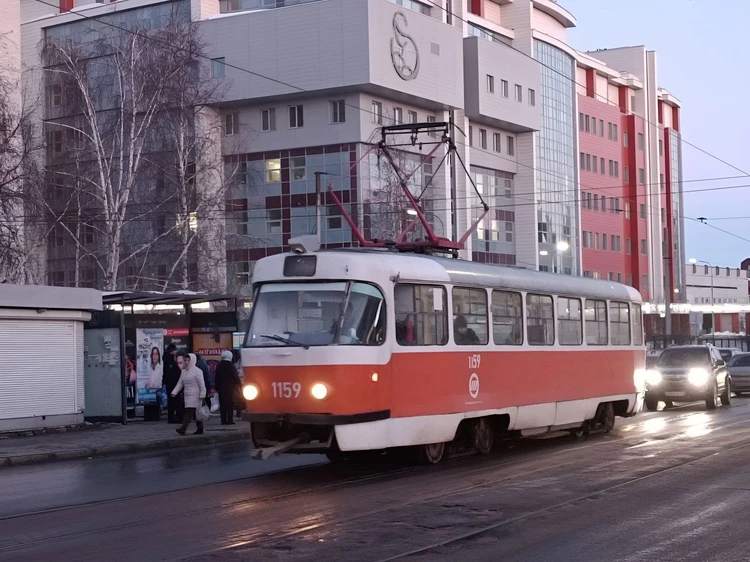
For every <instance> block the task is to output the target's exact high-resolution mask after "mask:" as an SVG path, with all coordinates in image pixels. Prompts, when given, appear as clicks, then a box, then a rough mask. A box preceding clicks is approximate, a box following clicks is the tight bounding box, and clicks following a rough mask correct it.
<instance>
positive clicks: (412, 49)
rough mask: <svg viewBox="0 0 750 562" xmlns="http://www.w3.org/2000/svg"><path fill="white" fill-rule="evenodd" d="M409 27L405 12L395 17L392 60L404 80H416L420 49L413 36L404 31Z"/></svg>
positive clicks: (396, 14)
mask: <svg viewBox="0 0 750 562" xmlns="http://www.w3.org/2000/svg"><path fill="white" fill-rule="evenodd" d="M408 26H409V22H407V21H406V16H405V15H404V13H403V12H396V13H395V14H394V15H393V37H392V38H391V60H392V61H393V68H395V69H396V73H397V74H398V75H399V76H400V77H401V79H402V80H407V81H409V80H414V79H415V78H416V77H417V75H418V74H419V49H417V43H416V42H415V41H414V39H412V37H411V35H409V34H408V33H406V32H405V31H404V28H406V27H408Z"/></svg>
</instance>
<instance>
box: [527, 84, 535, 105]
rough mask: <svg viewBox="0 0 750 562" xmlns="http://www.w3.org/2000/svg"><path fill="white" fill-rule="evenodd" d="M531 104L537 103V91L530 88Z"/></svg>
mask: <svg viewBox="0 0 750 562" xmlns="http://www.w3.org/2000/svg"><path fill="white" fill-rule="evenodd" d="M529 105H532V106H535V105H536V91H534V90H532V89H531V88H529Z"/></svg>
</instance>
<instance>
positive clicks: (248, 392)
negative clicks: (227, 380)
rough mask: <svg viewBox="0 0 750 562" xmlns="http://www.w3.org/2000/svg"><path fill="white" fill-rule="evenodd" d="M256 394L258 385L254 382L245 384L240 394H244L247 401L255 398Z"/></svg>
mask: <svg viewBox="0 0 750 562" xmlns="http://www.w3.org/2000/svg"><path fill="white" fill-rule="evenodd" d="M258 394H259V392H258V387H257V386H255V385H254V384H246V385H245V387H244V388H243V389H242V396H244V397H245V400H247V401H250V400H255V399H256V398H257V397H258Z"/></svg>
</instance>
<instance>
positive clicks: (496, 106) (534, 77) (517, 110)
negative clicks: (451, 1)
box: [463, 37, 542, 133]
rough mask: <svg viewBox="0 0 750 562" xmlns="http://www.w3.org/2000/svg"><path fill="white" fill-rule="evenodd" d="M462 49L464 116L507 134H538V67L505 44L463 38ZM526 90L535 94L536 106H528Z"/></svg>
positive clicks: (539, 118)
mask: <svg viewBox="0 0 750 562" xmlns="http://www.w3.org/2000/svg"><path fill="white" fill-rule="evenodd" d="M463 50H464V103H465V112H466V116H467V117H468V118H469V119H471V120H472V121H475V122H479V123H487V124H489V125H494V126H496V127H499V128H501V129H504V130H506V131H513V132H518V133H522V132H529V131H538V130H539V129H540V127H541V119H542V118H541V92H540V73H539V64H538V63H537V62H536V61H535V60H532V59H530V58H528V57H526V56H525V55H523V54H521V53H519V52H517V51H515V50H513V49H512V48H510V47H508V46H507V45H504V44H501V43H493V42H491V41H486V40H484V39H481V38H479V37H466V38H465V39H464V49H463ZM488 76H491V77H492V82H493V83H494V92H491V91H490V86H489V84H488V82H489V79H488ZM503 81H505V82H507V97H506V95H505V91H504V86H505V85H504V83H503ZM516 85H519V86H521V91H522V101H520V102H519V101H516V99H515V90H516ZM529 90H534V92H535V95H536V104H535V105H531V104H530V100H529Z"/></svg>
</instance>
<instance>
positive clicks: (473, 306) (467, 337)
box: [453, 287, 490, 345]
mask: <svg viewBox="0 0 750 562" xmlns="http://www.w3.org/2000/svg"><path fill="white" fill-rule="evenodd" d="M489 338H490V336H489V329H488V327H487V291H485V290H484V289H467V288H464V287H454V288H453V339H454V341H455V342H456V345H487V342H488V341H489Z"/></svg>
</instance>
